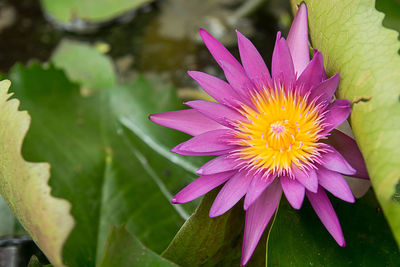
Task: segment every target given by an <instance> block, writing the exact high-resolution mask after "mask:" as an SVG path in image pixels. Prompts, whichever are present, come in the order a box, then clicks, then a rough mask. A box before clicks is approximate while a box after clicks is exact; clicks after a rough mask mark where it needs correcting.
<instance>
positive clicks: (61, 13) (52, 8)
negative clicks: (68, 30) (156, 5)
mask: <svg viewBox="0 0 400 267" xmlns="http://www.w3.org/2000/svg"><path fill="white" fill-rule="evenodd" d="M149 2H151V0H114V1H109V0H80V1H77V0H41V3H42V7H43V9H44V11H45V12H46V13H47V14H48V15H49V16H50V17H51V18H53V19H55V20H57V21H58V22H61V23H72V22H74V21H76V20H81V21H84V22H91V23H99V22H103V21H107V20H110V19H113V18H115V17H118V16H119V15H121V14H123V13H125V12H127V11H129V10H133V9H135V8H138V7H140V6H141V5H143V4H145V3H149Z"/></svg>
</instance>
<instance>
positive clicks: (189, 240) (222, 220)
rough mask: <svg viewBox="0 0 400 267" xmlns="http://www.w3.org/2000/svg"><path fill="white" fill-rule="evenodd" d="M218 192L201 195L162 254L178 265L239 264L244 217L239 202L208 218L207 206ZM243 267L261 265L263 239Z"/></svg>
mask: <svg viewBox="0 0 400 267" xmlns="http://www.w3.org/2000/svg"><path fill="white" fill-rule="evenodd" d="M218 191H219V189H215V190H213V191H211V192H210V193H208V194H207V195H206V196H205V197H204V199H203V200H202V202H201V203H200V205H199V207H198V208H197V210H196V212H195V213H194V214H193V215H192V216H191V217H190V218H189V220H187V221H186V222H185V224H184V225H183V226H182V228H181V229H180V230H179V232H178V233H177V235H176V236H175V238H174V240H173V241H172V242H171V244H170V245H169V247H168V248H167V249H166V250H165V251H164V252H163V254H162V256H163V257H165V258H167V259H170V260H171V261H173V262H176V263H178V264H180V265H182V266H193V267H195V266H239V265H240V255H241V249H242V241H243V229H244V217H245V214H244V211H243V202H239V203H238V204H236V205H235V207H233V208H232V209H230V210H229V211H228V212H226V213H225V214H224V215H221V216H218V217H216V218H210V217H209V215H208V214H209V211H210V207H211V205H212V203H213V201H214V199H215V197H216V195H217V193H218ZM266 232H267V231H266ZM265 237H266V235H265V236H264V239H265ZM262 244H264V245H262ZM247 266H249V267H252V266H265V242H263V240H261V242H260V245H259V246H258V248H257V249H256V251H255V252H254V255H253V257H252V259H251V261H250V262H249V264H248V265H247Z"/></svg>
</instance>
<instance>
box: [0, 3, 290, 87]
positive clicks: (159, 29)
mask: <svg viewBox="0 0 400 267" xmlns="http://www.w3.org/2000/svg"><path fill="white" fill-rule="evenodd" d="M244 2H245V1H238V0H228V1H227V0H220V1H203V0H196V1H194V0H192V1H184V0H171V1H168V0H166V1H156V2H154V3H152V4H150V5H147V6H145V7H144V8H141V9H139V10H137V11H133V12H132V11H131V12H127V13H126V14H125V15H123V16H122V17H121V18H117V19H114V20H112V21H108V22H105V23H102V24H100V25H95V26H96V27H95V28H97V29H96V30H93V29H92V30H91V31H90V32H86V33H83V34H82V33H76V32H72V31H67V30H65V29H62V28H61V27H62V25H61V27H60V25H55V24H54V23H51V22H49V21H48V20H47V19H46V16H45V15H44V14H43V12H42V10H41V7H40V2H39V1H38V0H18V1H15V0H4V1H0V10H3V11H4V10H6V12H5V13H6V15H7V16H8V17H10V13H13V14H14V16H13V17H14V18H13V19H11V20H10V19H7V18H6V19H5V20H6V21H7V20H8V21H9V22H8V23H10V24H11V25H9V26H7V27H4V26H3V27H1V24H2V22H1V20H4V18H5V17H6V15H3V13H4V12H2V13H1V14H0V16H2V18H1V17H0V72H3V73H7V72H8V70H9V69H10V68H11V67H12V66H13V65H14V64H15V62H23V63H27V62H29V61H30V60H33V59H35V60H39V61H47V60H48V59H49V57H50V56H51V53H52V51H53V50H54V48H55V47H56V46H57V44H58V43H59V42H60V40H61V39H63V38H69V39H75V40H82V41H87V42H90V43H98V42H104V43H106V44H108V45H109V47H110V51H109V55H111V57H112V58H113V59H115V62H116V63H117V66H120V65H121V66H122V69H123V70H126V69H127V68H128V69H130V70H133V71H137V72H151V73H156V74H159V75H163V76H166V77H167V78H168V79H170V80H171V81H172V82H173V83H174V84H175V85H176V86H178V87H191V86H194V83H193V82H192V81H191V80H190V79H189V78H188V77H187V75H186V70H202V71H206V72H209V73H210V72H211V73H212V74H216V75H218V74H221V72H220V71H219V70H218V69H217V68H216V67H215V65H216V64H215V62H214V61H213V60H212V59H211V57H210V55H209V53H208V51H207V49H206V48H205V46H204V45H203V44H202V43H201V42H200V40H199V36H198V33H197V29H198V28H199V27H205V28H206V29H207V30H209V29H208V28H207V27H208V26H209V27H211V28H216V27H217V28H218V27H220V28H221V27H222V30H223V31H224V32H223V33H222V34H217V36H216V37H217V38H218V39H220V40H222V41H223V43H224V44H225V45H227V47H228V48H229V49H230V51H232V52H233V53H234V54H235V55H236V56H237V55H238V50H237V48H236V38H235V33H234V30H235V29H238V30H239V31H241V32H242V33H244V34H245V35H247V36H248V37H249V38H250V39H251V40H252V41H253V42H254V43H255V45H256V47H257V48H258V49H259V50H260V53H261V54H262V55H263V57H264V59H265V60H266V62H267V64H269V62H270V61H271V53H272V48H273V44H274V40H275V34H276V31H277V30H281V31H283V33H286V32H287V27H288V22H289V21H290V17H289V16H290V15H289V14H290V10H289V3H288V1H287V2H286V1H278V0H276V1H264V2H263V1H261V4H259V5H258V7H257V8H256V9H255V10H252V11H250V12H247V13H248V14H246V15H243V14H242V15H241V16H240V14H238V13H240V11H241V7H242V5H243V3H244ZM188 3H190V4H188ZM207 4H208V5H209V6H207ZM10 10H11V11H10ZM237 16H239V18H237V19H233V22H232V21H230V22H229V23H227V20H232V18H235V17H237ZM285 18H286V23H284V22H285ZM10 21H11V22H10ZM210 21H211V22H213V21H214V22H213V23H210ZM215 21H216V22H215ZM227 24H229V25H227ZM221 25H222V26H221ZM220 30H221V29H220ZM211 32H212V31H211ZM217 32H218V29H217Z"/></svg>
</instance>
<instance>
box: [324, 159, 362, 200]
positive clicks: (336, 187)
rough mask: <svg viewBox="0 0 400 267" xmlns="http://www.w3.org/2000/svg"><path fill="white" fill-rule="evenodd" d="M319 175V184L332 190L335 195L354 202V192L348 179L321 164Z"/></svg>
mask: <svg viewBox="0 0 400 267" xmlns="http://www.w3.org/2000/svg"><path fill="white" fill-rule="evenodd" d="M317 176H318V181H319V184H320V185H321V186H322V187H323V188H325V189H326V190H328V191H329V192H331V193H332V194H333V195H334V196H335V197H338V198H340V199H343V200H344V201H347V202H350V203H354V201H355V200H354V196H353V193H352V192H351V190H350V187H349V185H348V184H347V181H346V180H345V179H344V178H343V176H342V175H341V174H340V173H337V172H334V171H330V170H327V169H325V168H324V167H321V166H320V168H319V169H318V172H317Z"/></svg>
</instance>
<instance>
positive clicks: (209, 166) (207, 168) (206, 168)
mask: <svg viewBox="0 0 400 267" xmlns="http://www.w3.org/2000/svg"><path fill="white" fill-rule="evenodd" d="M238 168H239V167H238V162H237V160H236V158H232V157H229V155H222V156H219V157H217V158H215V159H212V160H210V161H209V162H207V163H206V164H204V165H203V166H201V167H200V168H199V169H198V170H197V172H196V173H197V174H199V175H210V174H214V173H219V172H225V171H230V170H235V169H238Z"/></svg>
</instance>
